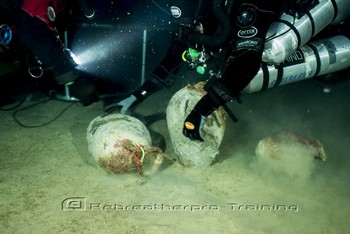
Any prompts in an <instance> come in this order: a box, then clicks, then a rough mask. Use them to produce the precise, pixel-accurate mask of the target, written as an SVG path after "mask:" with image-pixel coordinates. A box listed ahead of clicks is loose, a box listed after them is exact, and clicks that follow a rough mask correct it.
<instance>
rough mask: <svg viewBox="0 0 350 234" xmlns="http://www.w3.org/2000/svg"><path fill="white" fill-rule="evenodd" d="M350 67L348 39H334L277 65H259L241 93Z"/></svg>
mask: <svg viewBox="0 0 350 234" xmlns="http://www.w3.org/2000/svg"><path fill="white" fill-rule="evenodd" d="M348 67H350V40H349V38H347V37H345V36H341V35H340V36H335V37H331V38H328V39H323V40H319V41H315V42H311V43H308V44H306V45H304V46H302V47H301V48H300V49H298V50H297V51H296V52H295V53H293V54H292V55H291V56H289V57H288V58H287V59H286V60H285V61H284V62H283V63H281V64H280V65H277V66H273V65H267V64H266V63H262V65H261V67H260V69H259V72H258V73H257V75H256V76H255V77H254V78H253V80H252V81H251V82H250V83H249V84H248V85H247V86H246V87H245V88H244V90H243V91H242V92H243V93H253V92H259V91H261V90H264V89H269V88H273V87H277V86H279V85H284V84H288V83H292V82H297V81H301V80H306V79H309V78H313V77H316V76H320V75H324V74H329V73H333V72H336V71H340V70H344V69H346V68H348Z"/></svg>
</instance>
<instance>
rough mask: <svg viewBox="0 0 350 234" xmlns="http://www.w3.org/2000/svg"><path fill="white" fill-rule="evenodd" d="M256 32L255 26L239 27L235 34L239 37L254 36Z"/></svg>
mask: <svg viewBox="0 0 350 234" xmlns="http://www.w3.org/2000/svg"><path fill="white" fill-rule="evenodd" d="M257 33H258V29H257V28H256V27H253V26H252V27H250V28H245V29H241V30H239V31H238V33H237V36H239V37H240V38H251V37H254V36H255V35H256V34H257Z"/></svg>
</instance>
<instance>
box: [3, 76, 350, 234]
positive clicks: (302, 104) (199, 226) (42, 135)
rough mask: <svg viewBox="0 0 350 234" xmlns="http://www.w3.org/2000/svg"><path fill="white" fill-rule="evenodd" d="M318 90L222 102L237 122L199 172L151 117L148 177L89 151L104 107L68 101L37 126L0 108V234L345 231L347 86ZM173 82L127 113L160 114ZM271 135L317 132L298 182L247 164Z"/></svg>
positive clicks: (308, 86)
mask: <svg viewBox="0 0 350 234" xmlns="http://www.w3.org/2000/svg"><path fill="white" fill-rule="evenodd" d="M180 79H182V78H180ZM182 82H184V81H182ZM323 88H324V84H322V83H319V82H316V81H303V82H299V83H295V84H289V85H286V86H282V87H279V88H277V89H273V90H268V91H266V92H263V93H256V94H250V95H246V96H244V97H243V104H241V105H240V104H237V103H230V104H229V105H228V106H229V107H230V108H231V109H232V110H233V111H234V112H235V114H236V115H237V116H238V118H239V122H237V123H232V121H231V120H228V128H227V132H226V135H225V138H224V140H223V143H222V146H221V153H220V155H219V157H218V158H217V162H216V163H215V164H214V165H212V166H211V167H209V168H207V169H192V168H185V167H183V166H181V165H179V164H178V162H176V156H175V155H174V152H173V150H172V146H171V143H170V141H169V135H168V132H167V127H166V121H165V120H159V121H157V122H155V123H153V124H152V125H150V126H149V128H150V129H152V130H153V131H156V132H158V133H160V134H161V135H162V136H163V137H164V138H165V142H166V150H165V154H166V157H167V160H166V161H165V163H164V165H163V168H162V170H161V171H159V172H157V173H155V174H152V176H150V177H148V178H142V177H141V176H140V175H138V174H137V173H134V174H127V175H114V174H107V173H106V172H104V171H102V170H101V169H99V168H98V166H97V164H96V162H95V161H94V159H93V158H92V156H90V155H89V153H88V151H87V143H86V141H85V136H86V128H87V126H88V124H89V122H90V121H91V120H92V119H93V118H95V117H96V116H98V115H101V114H103V112H102V103H101V102H99V103H96V104H93V105H92V106H89V107H81V106H80V105H78V104H74V105H73V106H72V107H70V108H69V109H68V110H67V111H66V112H65V113H64V114H63V115H62V116H61V117H60V118H59V119H58V120H56V121H55V122H53V123H51V124H49V125H46V126H44V127H40V128H23V127H21V126H19V125H18V124H17V123H16V122H15V121H14V119H13V118H12V112H0V119H1V123H0V131H1V135H0V152H1V153H0V154H1V156H0V159H1V163H0V168H1V170H0V192H1V197H0V206H1V209H0V230H1V232H2V233H169V234H170V233H327V234H329V233H347V232H348V229H349V227H350V226H349V221H350V220H349V215H350V211H349V205H348V202H349V196H350V193H349V192H350V187H349V171H350V164H349V162H350V158H349V155H348V146H349V142H350V139H349V137H350V135H349V134H348V133H349V128H350V127H349V119H350V108H349V107H350V106H349V100H350V99H349V95H350V83H349V82H346V83H341V84H338V85H336V86H334V87H332V90H331V92H330V93H323ZM175 89H176V87H175V88H173V89H170V90H166V89H165V90H163V91H162V92H160V93H158V94H155V95H154V96H152V97H150V98H149V99H148V100H146V101H145V102H144V103H143V104H141V105H139V106H138V107H137V108H135V112H136V113H138V114H140V115H143V116H148V115H152V114H155V113H163V112H164V111H165V109H166V106H167V102H168V100H170V97H171V95H172V94H173V92H175V91H176V90H175ZM155 103H156V105H155ZM29 104H31V103H30V102H29V101H28V102H26V103H25V104H24V105H29ZM68 105H70V103H67V102H62V101H57V100H52V101H49V102H47V103H45V104H41V105H39V106H37V107H35V108H31V109H28V110H26V111H22V112H19V113H18V118H19V119H20V120H21V121H22V122H25V123H26V124H38V123H40V122H41V121H43V122H44V121H46V120H48V119H51V118H52V117H55V116H56V115H57V114H58V113H59V112H60V111H61V110H63V109H64V108H65V107H67V106H68ZM278 130H293V131H296V132H298V133H300V134H302V135H305V136H312V137H317V138H318V139H319V140H320V141H321V142H322V143H323V145H324V148H325V151H326V154H327V156H328V160H327V161H326V162H321V161H317V162H316V165H315V168H314V171H313V174H312V175H311V177H310V178H309V179H308V180H306V181H305V180H304V181H298V180H297V179H293V178H288V177H286V176H285V175H283V174H281V175H279V176H278V177H276V176H274V177H271V176H269V174H268V173H262V172H263V170H261V169H262V168H258V169H257V168H256V166H254V163H255V156H254V151H255V147H256V145H257V143H258V141H259V140H260V139H262V138H264V137H265V136H268V135H270V134H272V133H273V132H275V131H278ZM291 157H293V155H291ZM267 169H268V168H267ZM146 173H147V172H146Z"/></svg>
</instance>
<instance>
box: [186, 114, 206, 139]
mask: <svg viewBox="0 0 350 234" xmlns="http://www.w3.org/2000/svg"><path fill="white" fill-rule="evenodd" d="M205 120H206V117H205V116H203V115H201V114H200V113H199V112H198V111H196V110H193V111H192V112H191V113H190V114H189V115H188V116H187V118H186V119H185V123H184V128H183V134H184V135H185V136H186V137H188V138H190V139H192V140H199V141H204V140H203V135H202V130H203V126H204V124H205Z"/></svg>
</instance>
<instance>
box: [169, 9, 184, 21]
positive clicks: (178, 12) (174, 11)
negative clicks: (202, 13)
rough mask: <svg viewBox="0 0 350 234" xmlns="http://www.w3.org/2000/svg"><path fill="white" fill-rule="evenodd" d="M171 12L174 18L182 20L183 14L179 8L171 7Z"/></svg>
mask: <svg viewBox="0 0 350 234" xmlns="http://www.w3.org/2000/svg"><path fill="white" fill-rule="evenodd" d="M170 11H171V15H172V16H173V17H174V18H180V16H181V14H182V12H181V9H180V8H178V7H177V6H171V7H170Z"/></svg>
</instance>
